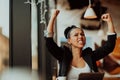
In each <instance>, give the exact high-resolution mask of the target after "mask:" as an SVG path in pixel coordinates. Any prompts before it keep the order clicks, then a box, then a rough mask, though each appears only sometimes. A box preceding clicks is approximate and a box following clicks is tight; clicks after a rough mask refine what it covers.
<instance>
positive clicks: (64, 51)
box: [45, 34, 116, 76]
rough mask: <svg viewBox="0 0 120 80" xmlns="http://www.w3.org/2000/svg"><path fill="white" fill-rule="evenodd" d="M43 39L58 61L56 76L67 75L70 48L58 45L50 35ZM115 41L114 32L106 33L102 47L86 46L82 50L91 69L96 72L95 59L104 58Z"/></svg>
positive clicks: (111, 49)
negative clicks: (106, 37) (106, 38)
mask: <svg viewBox="0 0 120 80" xmlns="http://www.w3.org/2000/svg"><path fill="white" fill-rule="evenodd" d="M45 40H46V47H47V48H48V50H49V52H50V53H51V54H52V55H53V56H54V57H55V58H56V59H57V60H58V61H59V64H60V66H59V67H60V69H59V74H58V76H67V74H68V71H69V69H70V64H71V61H72V57H73V56H72V53H71V51H70V49H69V48H68V47H66V46H62V47H59V46H58V45H57V44H56V43H55V42H54V40H53V38H52V37H46V38H45ZM115 41H116V34H115V35H108V40H107V41H106V43H105V45H103V46H102V47H99V48H97V49H96V50H94V51H93V50H92V49H91V48H89V47H88V48H86V49H84V50H83V51H82V57H83V59H84V60H85V61H86V63H87V64H88V65H89V67H90V69H91V71H94V72H98V68H97V65H96V61H97V60H100V59H101V58H104V57H105V56H107V55H108V54H109V53H111V52H112V51H113V49H114V46H115Z"/></svg>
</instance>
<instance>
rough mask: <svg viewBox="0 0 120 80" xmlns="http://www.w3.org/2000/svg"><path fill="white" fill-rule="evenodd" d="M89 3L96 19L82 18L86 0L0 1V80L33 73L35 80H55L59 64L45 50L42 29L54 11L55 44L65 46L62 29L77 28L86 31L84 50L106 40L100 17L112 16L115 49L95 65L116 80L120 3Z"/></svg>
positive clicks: (111, 0) (119, 56)
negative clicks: (57, 13)
mask: <svg viewBox="0 0 120 80" xmlns="http://www.w3.org/2000/svg"><path fill="white" fill-rule="evenodd" d="M90 1H91V5H92V6H91V7H92V9H93V10H94V12H95V14H96V16H97V18H95V19H85V18H84V14H85V12H86V9H87V8H88V5H89V0H79V1H78V0H0V12H1V13H0V80H3V79H4V78H3V77H7V78H9V77H13V76H19V77H21V76H22V75H20V74H23V73H25V74H26V75H25V76H26V78H27V77H28V75H29V74H30V75H31V73H32V75H36V76H35V77H36V80H37V79H38V78H39V79H41V80H54V78H55V77H56V75H57V71H58V70H57V68H58V67H57V65H58V64H57V61H56V59H54V58H53V57H52V56H51V55H50V54H49V52H48V50H47V49H46V47H45V40H44V30H46V28H47V24H48V21H49V19H50V15H51V13H52V10H53V9H59V10H60V14H59V15H58V17H57V21H56V23H55V32H56V34H55V36H54V40H55V41H56V42H57V44H58V45H59V46H61V45H63V44H66V39H65V37H64V35H63V31H64V29H65V28H66V27H68V26H70V25H76V26H78V27H81V28H83V30H84V31H85V35H86V38H87V44H86V45H85V47H91V48H92V49H93V50H94V49H96V48H98V47H100V46H102V45H104V43H105V41H106V35H107V25H106V23H104V22H103V21H101V15H102V14H104V13H107V12H108V13H110V14H111V16H112V18H113V23H114V26H115V30H116V33H117V41H116V46H115V49H114V50H113V52H112V53H110V55H108V56H107V57H105V58H104V59H102V60H100V61H97V62H96V63H97V64H98V67H99V70H100V71H102V72H105V77H107V78H109V80H116V79H118V80H119V79H120V78H119V77H120V22H119V21H120V9H119V7H120V1H119V0H90ZM10 74H13V75H10ZM16 74H19V75H16ZM8 75H9V77H8ZM30 75H29V76H30ZM2 76H3V77H2ZM22 78H24V77H22ZM113 78H114V79H113ZM11 79H12V78H11ZM4 80H7V79H4ZM12 80H13V79H12ZM16 80H18V79H16ZM26 80H27V79H26ZM28 80H29V79H28ZM30 80H31V79H30ZM32 80H35V78H34V79H32Z"/></svg>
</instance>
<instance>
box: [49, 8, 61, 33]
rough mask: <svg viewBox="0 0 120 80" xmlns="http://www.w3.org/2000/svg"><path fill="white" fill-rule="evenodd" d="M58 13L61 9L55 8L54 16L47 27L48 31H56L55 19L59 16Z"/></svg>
mask: <svg viewBox="0 0 120 80" xmlns="http://www.w3.org/2000/svg"><path fill="white" fill-rule="evenodd" d="M58 13H59V10H54V11H53V14H52V16H51V18H50V21H49V23H48V27H47V31H48V32H49V33H53V31H54V23H55V20H56V18H57V15H58Z"/></svg>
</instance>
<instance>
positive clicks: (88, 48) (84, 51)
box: [82, 47, 93, 54]
mask: <svg viewBox="0 0 120 80" xmlns="http://www.w3.org/2000/svg"><path fill="white" fill-rule="evenodd" d="M92 52H93V50H92V48H90V47H87V48H85V49H83V51H82V53H83V54H91V53H92Z"/></svg>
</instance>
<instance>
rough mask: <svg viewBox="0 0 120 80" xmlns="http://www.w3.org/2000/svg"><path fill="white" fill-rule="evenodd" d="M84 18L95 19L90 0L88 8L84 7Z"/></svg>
mask: <svg viewBox="0 0 120 80" xmlns="http://www.w3.org/2000/svg"><path fill="white" fill-rule="evenodd" d="M84 18H85V19H95V18H97V16H96V14H95V12H94V10H93V8H92V4H91V0H89V5H88V8H87V9H86V12H85V14H84Z"/></svg>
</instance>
